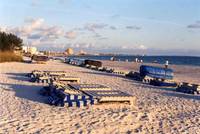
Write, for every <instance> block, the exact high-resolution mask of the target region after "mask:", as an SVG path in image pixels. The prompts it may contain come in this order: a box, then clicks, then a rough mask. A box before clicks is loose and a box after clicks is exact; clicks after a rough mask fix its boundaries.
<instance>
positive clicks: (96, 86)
mask: <svg viewBox="0 0 200 134" xmlns="http://www.w3.org/2000/svg"><path fill="white" fill-rule="evenodd" d="M69 86H70V87H72V88H74V89H77V90H82V91H85V90H111V88H110V87H107V86H104V85H100V84H69Z"/></svg>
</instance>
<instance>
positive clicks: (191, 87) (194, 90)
mask: <svg viewBox="0 0 200 134" xmlns="http://www.w3.org/2000/svg"><path fill="white" fill-rule="evenodd" d="M176 91H177V92H182V93H188V94H200V85H197V84H190V83H186V82H183V83H180V84H179V85H178V87H177V88H176Z"/></svg>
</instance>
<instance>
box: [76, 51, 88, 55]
mask: <svg viewBox="0 0 200 134" xmlns="http://www.w3.org/2000/svg"><path fill="white" fill-rule="evenodd" d="M86 54H87V52H85V51H83V50H81V51H80V52H79V54H78V55H86Z"/></svg>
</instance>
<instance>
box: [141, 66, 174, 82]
mask: <svg viewBox="0 0 200 134" xmlns="http://www.w3.org/2000/svg"><path fill="white" fill-rule="evenodd" d="M140 75H141V76H143V77H145V76H149V77H152V78H157V79H173V76H174V74H173V70H172V69H169V68H162V67H155V66H147V65H142V66H140Z"/></svg>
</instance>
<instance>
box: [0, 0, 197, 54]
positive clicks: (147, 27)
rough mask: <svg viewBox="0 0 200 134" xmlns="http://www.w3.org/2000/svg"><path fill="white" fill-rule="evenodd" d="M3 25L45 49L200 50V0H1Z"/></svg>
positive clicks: (194, 51)
mask: <svg viewBox="0 0 200 134" xmlns="http://www.w3.org/2000/svg"><path fill="white" fill-rule="evenodd" d="M0 3H1V4H0V28H1V30H2V31H6V32H12V33H14V34H17V35H18V36H20V37H21V38H23V39H24V43H25V44H28V45H32V46H37V47H38V48H39V49H41V50H42V49H43V50H44V49H47V50H58V51H62V50H64V49H66V48H67V47H73V48H74V49H75V50H76V51H79V50H85V51H87V52H109V53H127V54H149V55H199V56H200V1H199V0H48V1H47V0H20V1H16V0H0Z"/></svg>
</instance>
